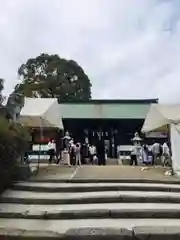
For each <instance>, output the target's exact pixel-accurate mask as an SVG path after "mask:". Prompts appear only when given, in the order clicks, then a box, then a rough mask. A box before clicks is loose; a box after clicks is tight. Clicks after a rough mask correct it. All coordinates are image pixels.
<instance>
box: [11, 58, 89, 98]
mask: <svg viewBox="0 0 180 240" xmlns="http://www.w3.org/2000/svg"><path fill="white" fill-rule="evenodd" d="M18 74H19V76H20V77H22V83H21V84H19V85H17V86H16V88H15V91H14V92H15V93H22V94H24V96H27V97H43V98H54V97H55V98H57V99H58V101H77V100H89V99H90V98H91V83H90V79H89V78H88V76H87V75H86V74H85V72H84V71H83V69H82V68H81V67H80V66H79V65H78V64H77V63H76V62H75V61H73V60H66V59H63V58H60V57H59V56H58V55H48V54H41V55H40V56H38V57H36V58H31V59H29V60H28V61H27V62H26V63H25V64H22V65H21V66H20V68H19V69H18Z"/></svg>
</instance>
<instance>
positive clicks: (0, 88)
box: [0, 78, 4, 105]
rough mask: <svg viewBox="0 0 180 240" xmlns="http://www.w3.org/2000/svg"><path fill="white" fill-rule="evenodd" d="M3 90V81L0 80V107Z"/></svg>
mask: <svg viewBox="0 0 180 240" xmlns="http://www.w3.org/2000/svg"><path fill="white" fill-rule="evenodd" d="M3 89H4V79H2V78H0V105H2V102H3V100H4V97H3V94H2V91H3Z"/></svg>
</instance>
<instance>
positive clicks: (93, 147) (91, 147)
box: [89, 144, 96, 164]
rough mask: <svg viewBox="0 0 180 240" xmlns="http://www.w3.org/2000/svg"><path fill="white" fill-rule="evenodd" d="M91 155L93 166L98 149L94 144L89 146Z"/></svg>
mask: <svg viewBox="0 0 180 240" xmlns="http://www.w3.org/2000/svg"><path fill="white" fill-rule="evenodd" d="M89 153H90V162H91V163H92V164H93V159H94V156H95V155H96V147H95V146H94V145H93V144H92V145H91V146H89Z"/></svg>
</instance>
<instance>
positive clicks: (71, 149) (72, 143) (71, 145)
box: [69, 139, 76, 165]
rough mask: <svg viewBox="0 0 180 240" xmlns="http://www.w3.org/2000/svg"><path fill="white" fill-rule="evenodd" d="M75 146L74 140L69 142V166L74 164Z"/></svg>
mask: <svg viewBox="0 0 180 240" xmlns="http://www.w3.org/2000/svg"><path fill="white" fill-rule="evenodd" d="M75 154H76V145H75V144H74V140H73V139H72V140H71V141H70V149H69V155H70V165H75V162H76V159H75V158H76V156H75Z"/></svg>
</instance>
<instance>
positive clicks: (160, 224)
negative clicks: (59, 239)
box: [0, 218, 180, 239]
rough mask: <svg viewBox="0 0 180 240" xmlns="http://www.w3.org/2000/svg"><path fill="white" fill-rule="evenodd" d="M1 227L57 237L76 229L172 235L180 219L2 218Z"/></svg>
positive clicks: (177, 229) (176, 229)
mask: <svg viewBox="0 0 180 240" xmlns="http://www.w3.org/2000/svg"><path fill="white" fill-rule="evenodd" d="M0 226H1V228H6V232H7V229H14V230H15V229H16V230H19V231H22V230H23V231H39V232H41V233H42V232H43V231H45V232H49V233H54V234H57V235H58V234H66V233H67V232H68V231H72V230H71V229H72V228H73V229H76V232H77V231H78V230H79V229H87V228H95V229H97V228H101V229H104V228H107V229H108V228H113V229H114V231H116V230H120V229H127V230H129V231H132V229H133V228H134V227H139V228H144V230H145V229H146V231H147V229H148V228H151V229H152V228H154V229H156V231H157V230H158V229H160V231H162V228H163V229H164V232H165V233H166V234H168V231H167V229H168V230H169V233H172V232H174V231H176V233H180V229H179V226H180V220H179V219H161V220H159V219H101V221H99V219H81V220H77V219H75V220H35V219H3V218H2V219H0ZM166 228H167V229H166ZM156 233H157V232H156ZM94 235H95V234H94ZM178 237H179V236H178ZM145 239H146V238H145ZM147 239H149V238H147ZM156 239H159V238H156ZM169 239H170V238H169ZM178 239H179V238H178Z"/></svg>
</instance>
